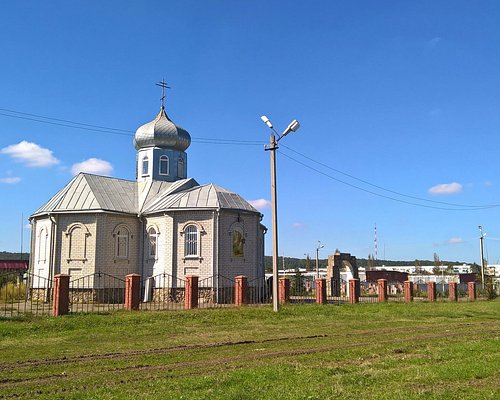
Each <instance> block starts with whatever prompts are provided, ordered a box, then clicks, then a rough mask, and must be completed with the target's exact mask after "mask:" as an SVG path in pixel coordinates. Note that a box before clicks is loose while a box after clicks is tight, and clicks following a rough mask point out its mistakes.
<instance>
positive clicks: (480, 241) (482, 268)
mask: <svg viewBox="0 0 500 400" xmlns="http://www.w3.org/2000/svg"><path fill="white" fill-rule="evenodd" d="M479 232H480V234H481V236H480V237H479V252H480V255H481V287H482V288H483V289H484V253H483V239H484V237H485V236H486V233H483V227H482V226H481V225H479Z"/></svg>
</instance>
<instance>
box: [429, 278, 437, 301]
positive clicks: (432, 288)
mask: <svg viewBox="0 0 500 400" xmlns="http://www.w3.org/2000/svg"><path fill="white" fill-rule="evenodd" d="M427 301H430V302H433V301H436V282H427Z"/></svg>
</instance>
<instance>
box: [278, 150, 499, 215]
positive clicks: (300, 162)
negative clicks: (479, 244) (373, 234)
mask: <svg viewBox="0 0 500 400" xmlns="http://www.w3.org/2000/svg"><path fill="white" fill-rule="evenodd" d="M280 153H281V154H282V155H284V156H285V157H286V158H288V159H290V160H292V161H294V162H296V163H298V164H300V165H302V166H304V167H306V168H308V169H310V170H312V171H315V172H317V173H318V174H321V175H323V176H326V177H327V178H329V179H332V180H334V181H336V182H339V183H342V184H344V185H346V186H349V187H352V188H354V189H357V190H360V191H362V192H365V193H370V194H372V195H374V196H378V197H382V198H384V199H388V200H392V201H396V202H399V203H403V204H408V205H412V206H417V207H424V208H432V209H435V210H446V211H475V210H484V209H487V208H492V206H478V207H476V208H467V209H464V208H450V207H438V206H431V205H427V204H419V203H415V202H411V201H407V200H402V199H397V198H395V197H391V196H387V195H384V194H380V193H377V192H374V191H372V190H368V189H365V188H362V187H360V186H356V185H354V184H352V183H349V182H346V181H343V180H341V179H338V178H336V177H334V176H332V175H329V174H327V173H326V172H323V171H320V170H319V169H317V168H314V167H312V166H311V165H308V164H306V163H303V162H302V161H299V160H297V159H295V158H293V157H291V156H290V155H288V154H286V153H283V152H280Z"/></svg>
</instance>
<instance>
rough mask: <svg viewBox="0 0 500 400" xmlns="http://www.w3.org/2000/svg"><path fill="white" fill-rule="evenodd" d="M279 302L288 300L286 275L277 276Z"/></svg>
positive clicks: (282, 302) (288, 280)
mask: <svg viewBox="0 0 500 400" xmlns="http://www.w3.org/2000/svg"><path fill="white" fill-rule="evenodd" d="M278 298H279V301H280V304H285V303H288V301H289V300H290V279H288V278H287V277H284V276H282V277H280V278H279V295H278Z"/></svg>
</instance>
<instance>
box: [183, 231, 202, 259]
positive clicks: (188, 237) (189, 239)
mask: <svg viewBox="0 0 500 400" xmlns="http://www.w3.org/2000/svg"><path fill="white" fill-rule="evenodd" d="M198 233H199V231H198V227H197V226H196V225H194V224H192V225H188V226H187V227H186V229H185V230H184V256H185V257H187V258H188V257H198V256H199V234H198Z"/></svg>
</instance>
